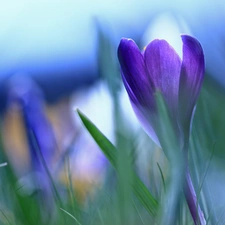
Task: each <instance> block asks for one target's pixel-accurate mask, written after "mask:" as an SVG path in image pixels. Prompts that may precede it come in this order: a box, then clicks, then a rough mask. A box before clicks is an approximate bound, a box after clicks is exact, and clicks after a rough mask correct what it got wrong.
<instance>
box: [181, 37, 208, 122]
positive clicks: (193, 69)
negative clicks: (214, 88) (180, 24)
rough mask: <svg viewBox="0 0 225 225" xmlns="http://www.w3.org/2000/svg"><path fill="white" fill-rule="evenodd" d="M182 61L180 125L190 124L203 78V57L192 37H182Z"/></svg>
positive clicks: (199, 46)
mask: <svg viewBox="0 0 225 225" xmlns="http://www.w3.org/2000/svg"><path fill="white" fill-rule="evenodd" d="M181 37H182V41H183V61H182V67H181V74H180V87H179V110H180V119H181V123H184V120H185V121H186V123H190V119H191V117H192V111H193V108H194V106H195V104H196V100H197V97H198V95H199V92H200V89H201V85H202V82H203V78H204V68H205V65H204V55H203V50H202V47H201V45H200V43H199V42H198V41H197V40H196V39H195V38H193V37H190V36H188V35H182V36H181Z"/></svg>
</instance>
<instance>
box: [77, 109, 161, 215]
mask: <svg viewBox="0 0 225 225" xmlns="http://www.w3.org/2000/svg"><path fill="white" fill-rule="evenodd" d="M77 112H78V115H79V117H80V119H81V120H82V122H83V124H84V126H85V127H86V129H87V130H88V132H89V133H90V134H91V136H92V137H93V138H94V140H95V141H96V143H97V144H98V146H99V147H100V149H101V150H102V151H103V153H104V154H105V156H106V157H107V158H108V160H109V161H110V163H111V164H112V166H113V167H115V168H116V151H117V149H116V147H115V146H114V145H113V144H112V143H111V142H110V141H109V140H108V139H107V138H106V137H105V136H104V135H103V134H102V133H101V132H100V131H99V129H98V128H97V127H96V126H95V125H94V124H93V123H92V122H91V121H90V120H89V119H88V118H87V117H86V116H85V115H84V114H83V113H82V112H81V111H80V110H79V109H77ZM132 189H133V192H134V194H135V195H136V197H137V198H138V199H139V201H140V202H141V203H142V204H143V206H144V207H145V208H146V210H147V211H148V212H149V214H150V215H151V216H152V217H153V218H155V217H156V215H157V209H158V201H157V200H156V199H155V198H154V197H153V195H152V194H151V193H150V192H149V190H148V189H147V187H146V186H145V185H144V184H143V182H142V181H141V180H140V178H139V177H138V176H137V175H136V174H135V173H133V184H132Z"/></svg>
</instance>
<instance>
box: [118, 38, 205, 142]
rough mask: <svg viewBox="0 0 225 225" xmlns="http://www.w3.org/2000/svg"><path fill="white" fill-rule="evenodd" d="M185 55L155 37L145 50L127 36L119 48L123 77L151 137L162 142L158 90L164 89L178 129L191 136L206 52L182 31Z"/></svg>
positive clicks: (137, 113) (183, 134)
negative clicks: (157, 105)
mask: <svg viewBox="0 0 225 225" xmlns="http://www.w3.org/2000/svg"><path fill="white" fill-rule="evenodd" d="M181 37H182V41H183V59H182V60H181V59H180V57H179V55H178V54H177V53H176V52H175V50H174V49H173V48H172V47H171V46H170V45H169V44H168V43H167V42H166V41H165V40H158V39H156V40H153V41H152V42H151V43H149V44H148V46H147V47H146V48H145V50H144V51H143V52H141V51H140V50H139V48H138V46H137V45H136V44H135V42H134V41H133V40H131V39H126V38H123V39H122V40H121V42H120V45H119V48H118V58H119V62H120V65H121V71H122V79H123V82H124V85H125V88H126V90H127V92H128V95H129V98H130V100H131V104H132V106H133V109H134V111H135V113H136V115H137V117H138V119H139V120H140V122H141V124H142V126H143V127H144V129H145V130H146V132H147V133H148V134H149V135H150V137H151V138H152V139H153V140H154V141H155V142H156V143H157V144H158V145H160V141H159V139H158V135H157V133H156V127H155V126H156V125H155V123H154V120H155V115H157V107H156V102H155V97H154V93H156V91H160V92H161V94H162V96H163V98H164V100H165V103H166V105H167V108H168V111H169V113H170V115H171V118H172V122H173V125H174V129H175V132H176V133H177V134H178V137H179V138H181V139H182V140H183V141H184V139H186V140H185V141H187V139H188V137H189V131H190V124H191V118H192V116H193V111H194V107H195V104H196V100H197V97H198V95H199V91H200V88H201V85H202V81H203V77H204V68H205V67H204V55H203V51H202V48H201V45H200V44H199V42H198V41H197V40H196V39H195V38H193V37H190V36H188V35H182V36H181Z"/></svg>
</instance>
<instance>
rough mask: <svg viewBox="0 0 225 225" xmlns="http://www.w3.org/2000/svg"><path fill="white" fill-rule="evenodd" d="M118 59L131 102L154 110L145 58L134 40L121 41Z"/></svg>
mask: <svg viewBox="0 0 225 225" xmlns="http://www.w3.org/2000/svg"><path fill="white" fill-rule="evenodd" d="M118 58H119V62H120V65H121V70H122V78H123V82H124V85H125V87H126V90H127V92H128V94H129V97H130V99H131V101H132V102H133V103H134V104H136V105H141V106H145V107H148V108H149V109H150V110H151V109H152V110H154V98H153V91H152V88H151V85H150V83H149V80H148V78H147V76H146V70H145V64H144V58H143V55H142V53H141V51H140V50H139V48H138V46H137V45H136V44H135V42H134V41H133V40H131V39H125V38H123V39H122V40H121V41H120V44H119V47H118Z"/></svg>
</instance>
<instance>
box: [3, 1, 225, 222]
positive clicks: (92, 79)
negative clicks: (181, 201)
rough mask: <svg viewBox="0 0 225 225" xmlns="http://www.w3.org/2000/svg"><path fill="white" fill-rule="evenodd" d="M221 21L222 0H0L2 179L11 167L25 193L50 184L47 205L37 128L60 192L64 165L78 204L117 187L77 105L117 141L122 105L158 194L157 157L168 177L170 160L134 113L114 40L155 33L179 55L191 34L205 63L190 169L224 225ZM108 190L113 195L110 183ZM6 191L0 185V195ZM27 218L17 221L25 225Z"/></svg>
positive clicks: (139, 39)
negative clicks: (184, 37)
mask: <svg viewBox="0 0 225 225" xmlns="http://www.w3.org/2000/svg"><path fill="white" fill-rule="evenodd" d="M224 21H225V2H224V1H223V0H217V1H206V0H205V1H203V0H200V1H194V0H189V1H176V0H174V1H166V0H162V1H151V0H140V1H137V0H129V1H128V0H125V1H119V0H107V1H101V0H96V1H90V0H89V1H87V0H84V1H79V0H64V1H62V0H54V1H53V0H52V1H51V0H39V1H29V0H20V1H0V113H1V118H0V125H1V152H2V153H1V155H2V159H1V158H0V163H2V164H1V166H2V168H0V170H1V172H2V173H3V174H2V176H5V177H4V179H3V180H4V182H7V177H6V173H5V172H4V170H6V167H10V168H11V169H12V171H13V172H12V173H13V174H15V177H16V178H15V180H16V182H15V185H17V186H18V188H19V189H20V195H21V196H30V195H33V194H34V193H36V192H37V190H47V191H45V197H44V198H46V199H48V198H49V199H48V201H47V202H48V203H45V204H46V205H47V206H46V207H47V208H51V204H52V202H51V201H52V199H51V197H49V195H50V194H49V192H51V191H50V190H49V184H48V182H46V181H45V180H46V177H45V176H46V175H45V172H43V171H44V170H45V169H44V168H43V165H42V164H43V162H40V160H38V156H37V154H36V153H34V152H35V151H34V149H35V146H34V145H33V144H32V143H33V142H32V141H31V140H32V137H33V136H32V134H31V133H30V129H31V127H32V129H33V130H34V131H35V132H36V133H35V137H36V139H40V140H42V141H40V146H39V147H40V148H42V149H44V152H42V154H43V158H44V160H45V161H46V162H47V166H48V168H49V170H50V173H51V174H52V178H53V179H54V180H55V182H56V183H57V185H58V186H59V187H62V188H60V190H61V189H62V190H61V192H63V194H62V193H60V195H63V196H64V195H65V193H64V192H65V190H64V189H65V187H68V186H69V183H68V176H67V172H68V171H67V169H68V168H69V171H70V173H69V174H70V179H71V181H72V182H71V183H72V184H73V188H74V190H75V192H76V193H78V194H77V196H78V197H77V198H78V199H79V201H80V202H82V204H84V202H87V199H88V201H89V198H90V196H95V195H96V192H97V193H98V192H101V191H100V190H102V189H101V188H102V187H105V186H104V185H105V183H107V184H108V186H111V187H113V185H114V183H115V181H114V180H113V179H114V172H113V171H112V170H111V168H110V165H109V162H108V161H107V159H106V158H105V156H104V155H103V153H102V152H101V151H100V149H99V148H98V146H97V145H96V144H95V142H94V140H93V139H92V138H91V137H90V135H89V134H88V132H87V131H86V130H85V128H84V127H83V125H82V123H81V121H80V119H79V117H78V115H77V111H76V109H77V108H79V109H80V110H81V111H82V112H84V113H85V115H87V116H88V117H89V118H90V119H91V121H92V122H93V123H94V124H95V125H96V126H97V127H98V128H99V129H100V130H101V131H102V132H103V133H104V134H105V135H106V137H108V139H109V140H110V141H111V142H112V143H114V144H115V145H117V144H118V142H119V141H118V135H117V132H118V124H117V122H118V117H117V116H118V112H119V114H120V116H121V118H123V119H122V123H121V126H122V127H123V132H124V135H123V137H124V139H126V140H127V139H129V140H130V144H131V146H132V148H131V149H133V148H135V149H136V151H133V150H132V151H131V152H132V157H134V158H135V160H134V159H133V160H134V161H135V168H136V170H137V171H139V176H140V177H141V178H142V180H143V181H144V183H145V184H146V185H147V186H148V187H149V188H150V189H151V190H152V191H153V192H154V193H155V194H156V195H160V190H161V189H160V182H159V181H157V179H158V180H159V179H160V178H159V177H160V174H159V171H158V167H157V164H156V163H158V164H160V166H161V168H162V170H163V173H164V175H165V176H166V173H167V172H166V171H167V169H166V168H167V167H168V162H167V160H166V159H165V157H164V155H163V152H162V151H161V150H160V149H159V148H158V147H157V146H155V145H154V143H153V142H152V141H151V140H150V139H149V138H148V137H147V136H146V135H145V133H144V132H143V131H142V129H141V127H140V125H139V123H138V122H137V120H136V118H135V116H134V113H133V111H132V109H131V106H130V104H129V100H128V97H127V95H126V93H125V91H124V87H123V86H122V83H121V78H120V68H119V63H118V60H117V46H118V44H119V41H120V39H121V38H122V37H128V38H132V39H134V40H135V41H136V43H137V44H138V45H139V47H140V49H143V48H144V46H146V45H147V44H148V42H150V41H151V40H153V39H154V38H164V39H166V40H168V41H169V43H171V45H172V46H173V47H174V48H175V49H176V50H177V51H178V53H180V54H182V53H181V47H182V46H181V40H180V34H181V33H186V34H189V35H192V36H194V37H196V38H197V39H198V40H199V42H200V43H201V45H202V47H203V50H204V53H205V61H206V77H205V81H204V85H203V89H202V92H201V96H200V99H199V102H198V106H197V110H196V116H195V119H194V124H193V132H192V136H193V137H192V140H191V146H190V158H191V160H190V161H191V163H192V164H191V165H194V166H193V171H192V172H193V177H195V182H196V187H198V188H199V187H200V189H204V194H202V195H204V196H205V197H202V199H203V200H204V199H207V200H208V201H209V202H210V203H206V202H207V201H206V200H205V201H203V203H204V204H205V205H207V204H208V205H211V206H213V207H211V208H209V209H208V212H213V214H214V221H219V222H220V223H219V224H223V221H224V219H225V218H224V216H223V212H224V210H225V207H224V203H225V193H224V186H225V173H224V171H225V167H224V162H225V150H224V148H225V139H224V135H225V118H224V111H225V29H224V27H225V22H224ZM116 121H117V122H116ZM120 122H121V121H120ZM146 146H148V147H146ZM212 152H213V153H212ZM4 163H7V165H6V164H4ZM67 167H68V168H67ZM65 168H66V169H65ZM109 177H110V179H109ZM112 177H113V178H112ZM150 177H154V179H155V181H154V182H153V180H152V179H153V178H150ZM111 178H112V179H111ZM33 179H34V180H36V182H33ZM3 180H2V181H1V182H0V183H1V186H2V188H1V189H4V188H3V186H4V182H3ZM153 184H154V185H153ZM6 186H7V185H6ZM106 186H107V185H106ZM7 188H8V186H7ZM104 190H105V189H104ZM107 190H108V191H109V192H110V187H108V189H107ZM105 192H106V191H105ZM3 193H5V192H4V191H2V190H1V192H0V199H1V196H2V195H3ZM10 193H11V192H8V195H10ZM4 195H5V196H7V194H4ZM46 196H47V197H46ZM8 199H9V200H6V199H5V200H3V201H2V203H1V208H2V209H1V210H2V212H3V213H2V215H1V216H0V220H1V221H2V223H3V224H7V223H4V222H5V221H7V219H6V218H8V220H10V221H11V223H12V224H15V223H14V222H12V221H15V215H13V212H14V211H13V210H14V209H13V207H12V206H11V205H15V204H16V203H15V199H14V198H12V199H11V204H8V203H7V201H10V197H8ZM0 202H1V201H0ZM4 214H7V216H6V217H4V216H3V215H4ZM31 214H32V213H31ZM209 214H210V213H209ZM54 216H55V215H54V213H53V214H51V217H54ZM41 218H42V223H41V224H45V223H46V224H47V222H46V221H48V222H49V220H48V219H49V218H46V216H43V215H42V217H41ZM20 219H21V218H20ZM21 221H23V220H22V219H21V220H20V222H18V223H16V224H24V223H23V222H21ZM27 221H28V220H27ZM30 221H32V219H31V220H30ZM53 221H54V220H53ZM86 222H87V221H86ZM133 223H134V224H135V222H133ZM27 224H29V222H28V223H27ZM30 224H31V223H30ZM39 224H40V223H39ZM49 224H50V223H49ZM53 224H54V223H53ZM83 224H85V223H83ZM86 224H89V223H88V222H87V223H86ZM106 224H107V223H106ZM136 224H137V223H136ZM212 224H213V223H212Z"/></svg>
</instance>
